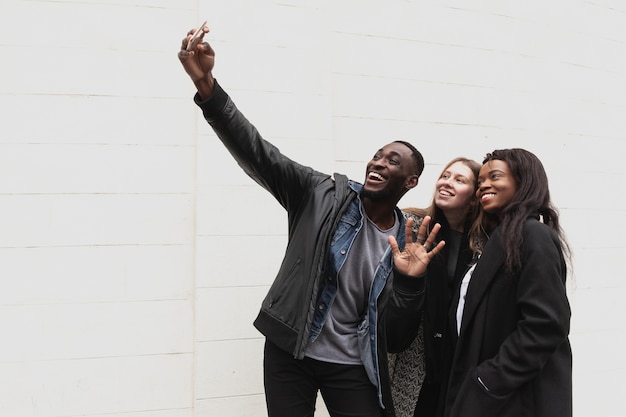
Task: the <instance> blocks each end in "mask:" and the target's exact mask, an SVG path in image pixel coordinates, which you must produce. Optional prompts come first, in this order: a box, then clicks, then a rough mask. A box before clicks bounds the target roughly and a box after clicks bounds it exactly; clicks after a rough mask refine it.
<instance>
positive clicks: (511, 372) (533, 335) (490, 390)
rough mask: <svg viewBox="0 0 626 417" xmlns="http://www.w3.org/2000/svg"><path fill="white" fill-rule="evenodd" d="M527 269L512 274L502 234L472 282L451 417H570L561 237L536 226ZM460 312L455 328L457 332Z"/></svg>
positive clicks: (527, 245) (526, 234) (532, 224)
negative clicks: (507, 264) (505, 266)
mask: <svg viewBox="0 0 626 417" xmlns="http://www.w3.org/2000/svg"><path fill="white" fill-rule="evenodd" d="M520 244H522V250H523V251H522V266H521V268H519V269H518V270H516V271H515V272H513V273H507V272H506V271H505V268H504V260H505V253H504V250H503V246H502V236H501V235H500V231H499V228H498V229H496V230H495V231H494V233H493V234H492V236H491V238H490V239H489V241H488V242H487V244H486V246H485V249H484V251H483V255H482V257H481V258H480V260H479V261H478V264H477V266H476V269H475V271H474V273H473V275H472V278H471V281H470V284H469V288H468V292H467V296H466V299H465V309H464V313H463V320H462V325H461V329H460V334H459V336H458V339H457V342H456V349H455V353H454V359H453V361H452V369H451V373H450V378H449V385H448V390H447V393H446V396H445V398H446V399H445V412H444V415H445V416H446V417H496V416H497V417H522V416H523V417H570V416H571V415H572V353H571V349H570V344H569V340H568V334H569V324H570V307H569V303H568V300H567V294H566V287H565V277H566V264H565V261H564V257H563V254H562V251H561V249H560V245H559V242H558V239H557V237H556V235H555V234H554V233H553V232H552V230H551V229H550V228H549V227H548V226H546V225H545V224H543V223H541V222H539V220H538V219H535V218H529V219H528V220H527V221H526V223H525V225H524V230H523V236H520ZM455 313H456V309H455V308H451V310H450V317H449V319H450V324H451V326H453V327H452V328H454V329H456V327H454V326H455V325H456V324H455V323H456V318H455V317H454V314H455Z"/></svg>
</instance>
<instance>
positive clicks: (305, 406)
mask: <svg viewBox="0 0 626 417" xmlns="http://www.w3.org/2000/svg"><path fill="white" fill-rule="evenodd" d="M263 371H264V380H265V401H266V403H267V411H268V415H269V417H313V414H314V412H315V400H316V398H317V392H318V391H320V392H321V394H322V398H323V399H324V404H326V409H327V410H328V412H329V414H330V415H331V416H332V417H381V416H382V415H383V414H382V411H381V409H380V407H379V405H378V398H377V394H376V388H375V387H374V385H372V383H371V382H370V380H369V378H368V377H367V374H366V373H365V369H364V368H363V366H361V365H340V364H336V363H328V362H321V361H316V360H314V359H311V358H304V359H302V360H299V359H295V358H294V357H293V355H291V354H290V353H288V352H285V351H284V350H282V349H280V348H278V347H277V346H276V345H274V344H272V343H271V342H268V341H266V342H265V357H264V360H263Z"/></svg>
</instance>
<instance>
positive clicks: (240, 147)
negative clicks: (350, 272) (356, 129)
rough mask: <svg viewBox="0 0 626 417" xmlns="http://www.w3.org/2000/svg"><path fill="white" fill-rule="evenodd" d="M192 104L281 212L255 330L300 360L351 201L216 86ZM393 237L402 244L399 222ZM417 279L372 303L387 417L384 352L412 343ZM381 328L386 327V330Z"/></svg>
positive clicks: (341, 185) (398, 283) (403, 281)
mask: <svg viewBox="0 0 626 417" xmlns="http://www.w3.org/2000/svg"><path fill="white" fill-rule="evenodd" d="M194 100H195V102H196V104H198V106H200V108H201V109H202V112H203V115H204V118H205V119H206V120H207V122H208V123H209V124H210V125H211V127H212V128H213V130H214V131H215V133H216V134H217V136H218V137H219V139H220V140H221V141H222V143H223V144H224V145H225V146H226V148H227V149H228V151H229V152H230V153H231V154H232V156H233V157H234V158H235V160H236V161H237V163H238V164H239V166H240V167H241V168H242V169H243V170H244V171H245V173H246V174H247V175H248V176H250V177H251V178H252V179H253V180H254V181H255V182H257V183H258V184H259V185H261V186H262V187H263V188H265V189H266V190H267V191H269V192H270V193H271V194H272V195H273V196H274V197H275V198H276V200H278V202H279V203H280V204H281V205H282V206H283V207H284V208H285V210H287V213H288V234H289V236H288V244H287V250H286V253H285V257H284V259H283V262H282V265H281V266H280V270H279V271H278V274H277V276H276V278H275V280H274V282H273V284H272V286H271V288H270V290H269V292H268V294H267V296H266V298H265V300H264V301H263V303H262V306H261V311H260V312H259V315H258V317H257V318H256V320H255V322H254V325H255V327H256V328H257V329H258V330H259V331H260V332H261V333H263V334H264V335H265V336H266V337H267V339H268V340H270V341H271V342H272V343H274V344H275V345H277V346H279V347H280V348H282V349H284V350H285V351H287V352H291V353H292V354H293V355H294V357H295V358H298V359H301V358H303V357H304V352H305V349H306V344H307V342H308V335H309V331H310V328H311V323H312V319H313V315H314V312H315V307H316V302H317V299H318V295H319V292H320V290H321V282H322V279H323V277H324V274H325V268H326V256H327V253H328V248H329V244H330V239H331V238H332V232H333V231H334V230H335V226H336V224H337V222H338V221H339V219H340V217H341V215H342V213H343V212H344V211H345V209H346V207H348V206H349V205H350V203H351V202H352V201H353V200H354V199H355V198H357V192H355V191H354V189H353V188H351V187H350V184H349V181H348V179H347V178H346V177H345V176H343V175H340V174H335V175H334V178H333V177H331V176H330V175H328V174H324V173H321V172H318V171H316V170H314V169H312V168H310V167H307V166H303V165H300V164H298V163H297V162H295V161H293V160H291V159H289V158H288V157H286V156H285V155H283V154H282V153H281V152H280V151H279V150H278V148H276V147H275V146H274V145H272V144H271V143H269V142H267V141H266V140H264V139H263V138H262V137H261V135H260V134H259V132H258V131H257V130H256V128H255V127H254V126H253V125H252V124H251V123H250V122H249V121H248V120H247V119H246V118H245V117H244V115H243V114H242V113H241V112H240V111H239V110H238V109H237V108H236V106H235V104H234V103H233V101H232V100H231V99H230V97H229V96H228V95H227V94H226V92H224V90H223V89H222V88H221V87H220V86H219V84H218V83H217V81H216V83H215V91H214V93H213V95H212V96H211V97H210V98H209V99H207V100H204V101H202V100H201V98H200V97H199V96H198V95H196V97H195V98H194ZM397 211H398V213H399V214H400V216H399V217H400V219H401V221H402V225H401V227H400V230H401V232H400V233H399V236H397V239H398V242H399V244H400V247H403V245H404V218H403V217H402V215H401V212H400V211H399V210H398V209H397ZM423 287H424V282H423V278H415V277H406V276H402V275H401V274H399V273H397V272H396V271H395V270H394V273H392V274H390V275H389V277H388V278H387V279H386V284H385V288H384V291H383V293H382V294H381V296H380V297H379V298H378V300H377V308H376V309H375V311H376V315H377V319H378V320H377V321H376V322H377V334H378V335H379V337H378V338H377V339H375V340H376V343H375V345H376V352H378V353H377V355H376V356H377V357H376V359H375V361H376V362H377V365H378V366H377V371H378V373H379V376H380V379H379V381H380V384H379V398H380V402H381V405H382V406H383V407H384V408H385V412H386V414H387V415H388V416H393V415H394V412H393V405H392V402H391V394H390V390H389V376H388V370H387V355H386V351H387V350H388V349H389V350H392V351H393V350H400V349H403V348H404V347H406V346H408V344H409V343H410V342H411V340H412V339H413V337H414V336H415V335H414V334H413V333H411V332H410V330H409V329H413V328H414V327H415V326H413V325H412V322H413V321H415V320H420V314H421V309H422V305H423V293H424V292H423ZM387 324H389V325H388V326H387Z"/></svg>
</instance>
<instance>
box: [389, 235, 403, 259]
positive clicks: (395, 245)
mask: <svg viewBox="0 0 626 417" xmlns="http://www.w3.org/2000/svg"><path fill="white" fill-rule="evenodd" d="M387 241H388V242H389V245H390V246H391V253H393V255H394V256H395V255H397V254H399V253H400V248H399V247H398V242H397V241H396V238H395V237H393V236H389V238H388V239H387Z"/></svg>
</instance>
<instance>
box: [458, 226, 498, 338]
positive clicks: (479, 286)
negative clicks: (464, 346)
mask: <svg viewBox="0 0 626 417" xmlns="http://www.w3.org/2000/svg"><path fill="white" fill-rule="evenodd" d="M504 260H505V253H504V250H503V247H502V239H501V236H500V229H499V228H498V229H496V230H495V231H494V233H493V234H492V235H491V237H490V238H489V240H488V241H487V244H486V245H485V249H484V250H483V254H482V256H481V257H480V259H479V260H478V264H477V265H476V268H475V269H474V273H473V274H472V278H471V280H470V284H469V287H468V290H467V294H466V296H465V308H464V310H463V319H462V322H461V331H460V334H459V337H463V333H464V330H465V328H467V326H468V324H469V323H470V322H471V321H472V320H473V318H474V314H475V313H476V309H477V308H478V306H479V304H480V303H481V301H482V298H483V296H484V294H485V292H487V290H488V289H489V286H490V285H491V282H492V281H493V279H494V278H495V277H496V275H497V272H498V270H499V269H500V267H501V266H502V264H503V263H504Z"/></svg>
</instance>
